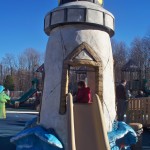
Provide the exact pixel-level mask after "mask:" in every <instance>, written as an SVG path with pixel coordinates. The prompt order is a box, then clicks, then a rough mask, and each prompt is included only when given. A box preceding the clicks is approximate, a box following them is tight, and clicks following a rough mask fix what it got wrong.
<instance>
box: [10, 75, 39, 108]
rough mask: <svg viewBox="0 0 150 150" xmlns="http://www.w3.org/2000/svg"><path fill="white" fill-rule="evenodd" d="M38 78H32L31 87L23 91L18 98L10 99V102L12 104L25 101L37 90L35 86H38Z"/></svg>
mask: <svg viewBox="0 0 150 150" xmlns="http://www.w3.org/2000/svg"><path fill="white" fill-rule="evenodd" d="M38 83H39V81H38V79H37V78H34V79H33V80H32V88H30V89H29V90H28V91H27V92H26V93H24V94H23V95H22V96H21V97H20V98H18V99H11V100H10V102H11V104H12V105H14V104H16V103H19V104H20V103H24V102H26V101H27V100H28V99H29V98H30V97H32V96H33V94H35V93H36V92H37V87H38Z"/></svg>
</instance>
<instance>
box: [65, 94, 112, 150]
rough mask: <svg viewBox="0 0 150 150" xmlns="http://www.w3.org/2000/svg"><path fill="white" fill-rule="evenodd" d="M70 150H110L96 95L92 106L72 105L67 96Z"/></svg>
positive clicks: (70, 98) (101, 111) (100, 106)
mask: <svg viewBox="0 0 150 150" xmlns="http://www.w3.org/2000/svg"><path fill="white" fill-rule="evenodd" d="M67 115H68V129H69V135H68V136H69V137H68V140H69V141H68V143H69V144H70V145H69V149H70V150H110V146H109V140H108V136H107V131H106V128H105V123H104V115H103V110H102V105H101V101H100V100H99V97H98V96H97V95H96V96H95V97H94V99H93V103H92V104H80V103H75V104H73V99H72V95H71V94H68V96H67Z"/></svg>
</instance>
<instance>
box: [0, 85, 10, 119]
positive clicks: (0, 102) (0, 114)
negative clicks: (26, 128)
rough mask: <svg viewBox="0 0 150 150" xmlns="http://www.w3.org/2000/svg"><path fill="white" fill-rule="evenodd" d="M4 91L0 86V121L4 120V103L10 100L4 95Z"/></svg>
mask: <svg viewBox="0 0 150 150" xmlns="http://www.w3.org/2000/svg"><path fill="white" fill-rule="evenodd" d="M4 89H5V88H4V87H3V86H1V85H0V119H5V118H6V109H5V103H6V102H7V101H8V100H10V97H9V96H7V95H6V94H5V92H4Z"/></svg>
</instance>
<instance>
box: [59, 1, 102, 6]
mask: <svg viewBox="0 0 150 150" xmlns="http://www.w3.org/2000/svg"><path fill="white" fill-rule="evenodd" d="M59 1H60V3H59V4H60V5H62V4H65V3H69V2H75V1H87V2H91V3H96V4H100V5H102V4H103V0H59Z"/></svg>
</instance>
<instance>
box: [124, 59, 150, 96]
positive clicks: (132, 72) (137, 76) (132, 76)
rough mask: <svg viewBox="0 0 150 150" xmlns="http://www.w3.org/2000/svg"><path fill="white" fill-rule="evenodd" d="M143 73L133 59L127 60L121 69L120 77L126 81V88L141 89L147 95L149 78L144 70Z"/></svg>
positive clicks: (149, 84) (149, 89)
mask: <svg viewBox="0 0 150 150" xmlns="http://www.w3.org/2000/svg"><path fill="white" fill-rule="evenodd" d="M144 74H145V75H143V73H142V69H141V68H139V67H138V66H137V64H136V63H135V62H134V61H133V60H129V61H128V62H127V63H126V64H125V65H124V66H123V67H122V69H121V78H122V79H126V80H127V81H128V89H130V90H132V91H139V90H143V91H144V92H145V93H146V95H147V96H148V95H150V80H149V77H148V75H146V73H145V71H144Z"/></svg>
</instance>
